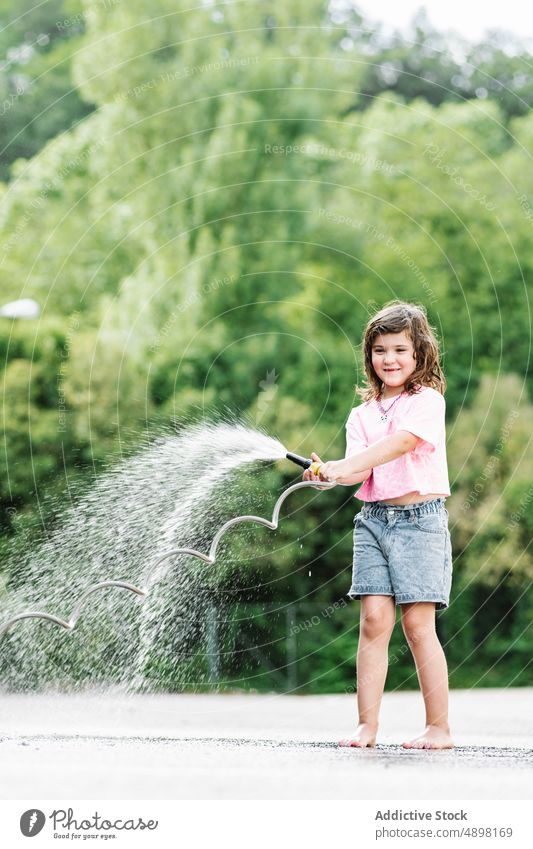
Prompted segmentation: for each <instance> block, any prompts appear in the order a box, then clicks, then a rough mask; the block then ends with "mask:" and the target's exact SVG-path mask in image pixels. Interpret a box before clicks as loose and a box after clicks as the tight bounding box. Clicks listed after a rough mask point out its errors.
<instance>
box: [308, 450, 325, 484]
mask: <svg viewBox="0 0 533 849" xmlns="http://www.w3.org/2000/svg"><path fill="white" fill-rule="evenodd" d="M311 460H314V461H315V462H316V463H321V462H322V460H321V459H320V457H319V456H318V454H315V453H314V452H313V453H312V454H311ZM303 479H304V481H319V480H322V478H321V477H320V475H319V474H318V475H315V474H314V473H313V472H312V471H311V469H306V470H305V472H304V473H303ZM317 489H328V487H327V486H317Z"/></svg>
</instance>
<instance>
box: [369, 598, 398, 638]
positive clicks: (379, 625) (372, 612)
mask: <svg viewBox="0 0 533 849" xmlns="http://www.w3.org/2000/svg"><path fill="white" fill-rule="evenodd" d="M394 622H395V611H394V607H392V609H391V608H390V607H389V606H385V605H383V606H381V607H379V606H375V607H371V608H370V609H364V608H363V609H362V610H361V623H360V628H361V633H362V634H363V636H365V637H369V638H375V637H381V636H384V635H388V636H389V637H390V635H391V634H392V630H393V628H394Z"/></svg>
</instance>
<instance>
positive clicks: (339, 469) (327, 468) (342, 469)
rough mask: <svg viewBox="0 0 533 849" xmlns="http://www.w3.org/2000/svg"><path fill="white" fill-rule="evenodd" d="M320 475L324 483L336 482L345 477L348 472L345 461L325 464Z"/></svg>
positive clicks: (331, 461)
mask: <svg viewBox="0 0 533 849" xmlns="http://www.w3.org/2000/svg"><path fill="white" fill-rule="evenodd" d="M318 474H319V477H320V480H323V481H336V480H337V479H338V478H342V477H345V476H346V474H347V472H346V465H345V463H344V460H330V461H329V463H323V464H322V465H321V466H320V468H319V470H318Z"/></svg>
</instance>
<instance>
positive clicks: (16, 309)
mask: <svg viewBox="0 0 533 849" xmlns="http://www.w3.org/2000/svg"><path fill="white" fill-rule="evenodd" d="M40 312H41V308H40V306H39V304H38V303H37V301H34V300H33V298H21V300H19V301H11V303H9V304H5V305H4V306H3V307H0V317H2V318H38V317H39V315H40Z"/></svg>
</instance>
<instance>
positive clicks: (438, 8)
mask: <svg viewBox="0 0 533 849" xmlns="http://www.w3.org/2000/svg"><path fill="white" fill-rule="evenodd" d="M354 6H355V7H356V8H357V9H358V10H359V11H360V12H361V13H363V14H364V17H365V18H366V19H367V20H369V21H370V22H374V21H380V22H381V23H383V24H385V25H387V26H390V27H392V28H397V29H401V30H405V29H406V26H407V24H408V23H409V21H410V20H411V18H412V16H413V14H414V13H415V12H416V11H417V10H418V9H420V8H421V7H422V6H424V7H425V9H426V11H427V15H428V18H429V20H430V22H431V23H432V24H433V25H434V26H435V28H436V29H438V30H440V31H447V30H454V31H455V32H456V33H459V35H461V36H463V38H467V39H468V40H469V41H478V40H479V39H480V38H482V37H483V36H484V34H485V31H486V30H487V29H495V28H498V29H503V30H506V31H510V32H512V33H514V34H515V35H519V36H521V37H522V38H524V39H526V40H528V41H529V40H531V43H533V3H531V2H528V0H505V2H500V3H494V4H491V3H489V2H487V0H426V2H425V3H424V2H421V0H362V2H359V1H358V0H354Z"/></svg>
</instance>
